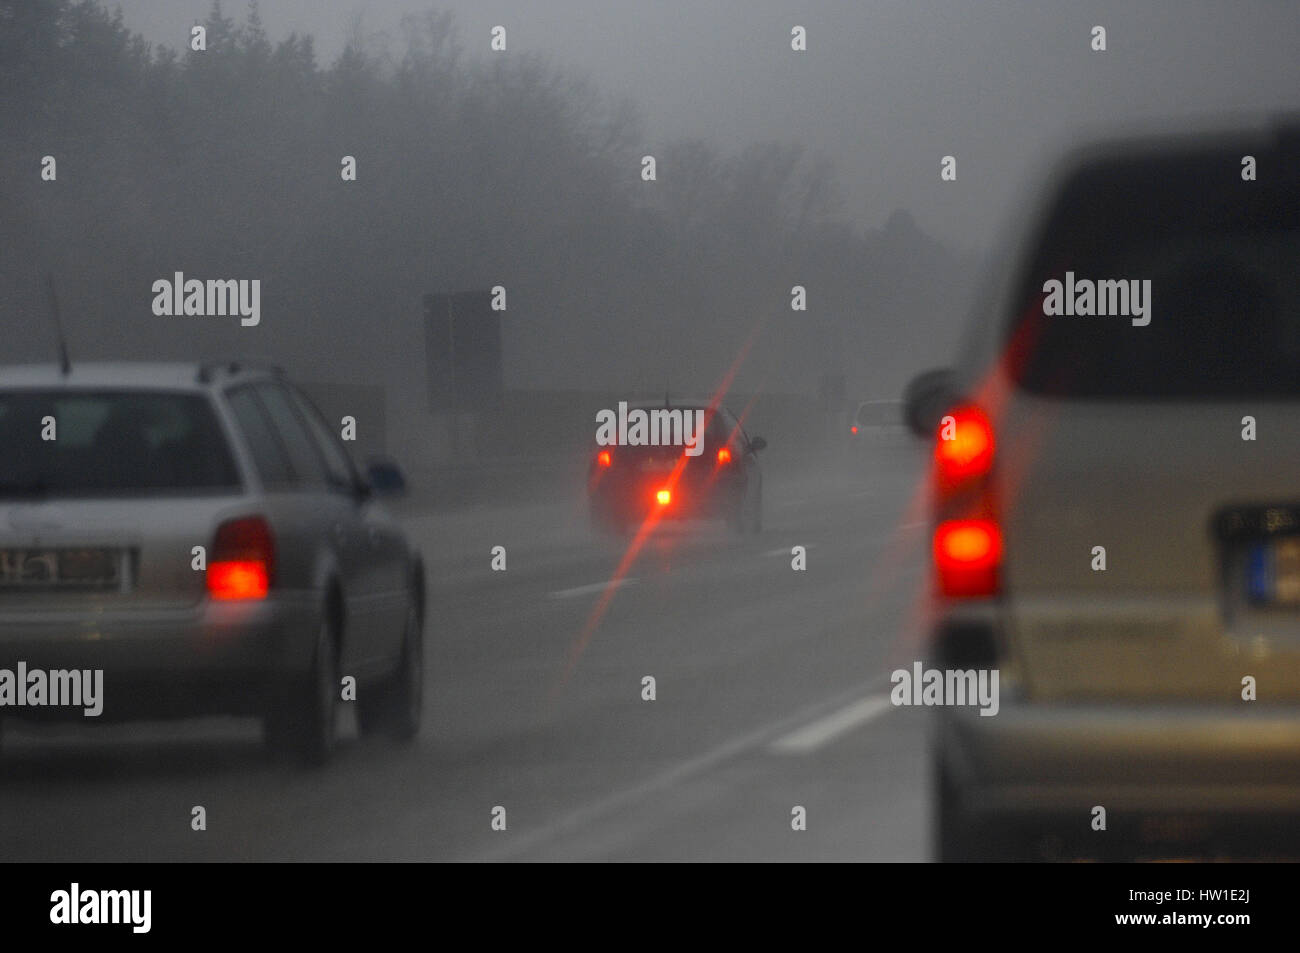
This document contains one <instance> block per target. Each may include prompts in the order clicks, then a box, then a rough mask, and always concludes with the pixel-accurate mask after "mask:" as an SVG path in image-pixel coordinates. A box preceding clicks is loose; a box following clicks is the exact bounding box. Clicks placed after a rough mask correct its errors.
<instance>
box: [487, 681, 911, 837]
mask: <svg viewBox="0 0 1300 953" xmlns="http://www.w3.org/2000/svg"><path fill="white" fill-rule="evenodd" d="M885 684H886V681H885V679H875V680H873V681H871V682H868V683H865V684H860V685H857V686H856V687H854V688H850V689H849V690H847V691H844V692H841V693H840V694H838V695H836V696H834V697H833V698H830V699H828V700H826V701H823V702H818V703H817V704H814V705H809V706H808V707H807V708H804V709H803V710H802V711H799V712H796V713H795V714H793V715H789V716H787V717H785V718H782V719H780V720H779V721H776V722H773V723H771V724H769V725H766V726H765V727H762V728H759V729H757V730H755V731H751V732H749V733H748V734H746V735H742V736H741V737H739V738H736V739H735V740H734V741H729V742H727V743H726V744H723V745H719V746H718V747H716V748H714V749H713V750H711V751H706V752H705V753H704V754H702V755H700V756H698V757H696V758H691V759H690V760H688V761H684V762H682V763H681V764H679V765H677V766H676V767H674V768H669V769H668V770H667V771H664V772H661V773H660V774H657V775H655V776H654V777H652V778H650V779H649V780H647V781H643V782H641V783H639V784H634V785H632V786H631V787H628V788H624V789H623V790H622V791H620V792H618V793H617V794H613V795H611V796H609V797H607V798H604V799H603V800H600V801H596V802H594V803H592V804H588V805H587V806H585V807H580V808H578V809H576V810H574V811H570V812H569V813H568V814H566V815H564V816H563V817H561V818H560V819H559V820H556V821H553V822H552V823H550V824H547V825H545V826H543V827H539V828H537V829H535V830H533V831H529V832H528V833H519V834H514V835H512V836H511V838H510V842H509V843H506V844H502V845H501V846H500V847H497V848H494V849H492V850H488V851H485V852H483V853H482V854H479V855H478V856H476V857H473V858H471V859H473V860H476V861H479V862H483V861H496V860H506V859H509V858H511V857H516V856H518V855H520V854H524V853H527V852H528V851H530V850H533V849H535V848H537V847H540V846H542V845H544V844H546V843H548V842H550V841H553V840H556V839H558V838H560V837H563V836H565V835H571V834H574V833H576V832H578V831H581V830H583V829H585V828H588V827H590V826H591V825H592V824H593V823H594V822H596V821H598V820H600V819H601V818H603V817H605V816H607V815H609V814H611V813H613V812H614V811H617V810H618V809H619V808H622V807H625V806H627V805H629V804H635V803H636V802H638V801H642V800H644V799H645V798H647V797H649V796H650V795H652V794H657V793H658V792H660V791H662V790H664V789H666V788H671V787H672V786H673V785H676V784H681V783H682V782H684V781H686V780H688V779H690V778H692V777H694V776H695V775H697V774H701V773H703V772H705V771H707V770H709V769H710V768H713V767H716V766H717V765H719V764H722V763H723V762H726V761H730V760H731V759H732V758H734V757H736V756H737V755H739V754H743V753H744V752H746V751H748V750H750V749H752V748H758V747H760V746H762V745H763V744H765V743H766V742H769V741H771V740H772V739H773V738H776V737H779V736H781V735H783V734H785V733H786V732H788V731H790V730H791V729H792V728H793V727H794V726H795V725H800V724H804V723H805V722H807V721H808V720H809V719H815V718H818V717H820V716H821V715H822V714H823V713H824V712H826V711H830V710H835V709H839V708H842V707H843V706H844V705H845V703H846V702H848V701H849V700H850V699H853V698H861V697H862V696H863V695H864V694H865V693H867V692H877V691H880V689H881V688H883V687H884V685H885Z"/></svg>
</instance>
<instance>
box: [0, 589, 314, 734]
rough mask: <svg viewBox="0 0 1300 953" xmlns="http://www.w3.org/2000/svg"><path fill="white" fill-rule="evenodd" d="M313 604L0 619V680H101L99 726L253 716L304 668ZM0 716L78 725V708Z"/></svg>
mask: <svg viewBox="0 0 1300 953" xmlns="http://www.w3.org/2000/svg"><path fill="white" fill-rule="evenodd" d="M319 622H320V602H319V600H318V599H316V598H315V597H313V596H312V595H311V594H309V593H302V594H300V595H294V594H288V593H280V594H277V596H275V597H274V598H271V599H266V600H260V601H256V602H212V601H209V600H206V599H205V600H204V601H203V602H202V603H199V604H198V605H196V606H194V607H192V608H185V609H169V610H130V611H120V612H102V613H97V614H94V615H93V616H92V615H87V614H82V613H77V614H72V613H62V612H42V613H3V614H0V670H8V671H11V672H16V671H17V669H18V665H19V663H20V662H21V663H24V664H25V666H26V669H27V671H28V672H32V671H35V670H43V671H51V670H82V671H85V670H92V671H93V670H102V671H103V712H102V714H101V715H100V716H98V717H99V718H101V719H106V720H118V719H124V718H139V717H171V716H185V715H195V714H216V713H229V714H258V713H260V712H262V711H264V710H265V706H266V702H267V698H268V694H269V693H270V692H272V691H274V690H275V689H276V688H278V687H279V686H280V685H282V684H283V683H284V682H285V680H287V679H291V678H294V677H297V676H301V675H304V674H306V673H307V672H308V671H309V669H310V666H311V662H312V652H313V651H314V646H315V639H314V636H315V633H316V631H317V626H318V625H319ZM0 716H17V717H27V718H64V717H75V718H81V717H84V712H83V709H82V708H71V709H69V708H59V707H50V706H28V705H23V706H18V705H13V704H5V705H3V706H0Z"/></svg>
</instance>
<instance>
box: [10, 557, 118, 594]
mask: <svg viewBox="0 0 1300 953" xmlns="http://www.w3.org/2000/svg"><path fill="white" fill-rule="evenodd" d="M121 563H122V554H121V552H120V551H118V550H113V549H4V550H0V589H53V588H58V589H62V588H95V589H100V588H105V589H107V588H112V587H114V586H116V585H117V584H118V580H119V579H120V571H121Z"/></svg>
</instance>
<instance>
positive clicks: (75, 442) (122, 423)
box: [0, 391, 239, 498]
mask: <svg viewBox="0 0 1300 953" xmlns="http://www.w3.org/2000/svg"><path fill="white" fill-rule="evenodd" d="M47 417H49V418H53V427H54V431H53V436H54V438H55V439H53V440H44V439H42V432H43V431H44V430H45V429H46V424H45V423H44V422H43V421H44V419H45V418H47ZM238 487H239V476H238V473H237V471H236V469H235V464H234V459H233V457H232V456H231V453H230V448H229V447H228V446H227V445H226V440H225V436H224V435H223V434H222V432H221V428H220V425H219V424H218V422H217V418H216V415H215V414H214V412H213V410H212V406H211V404H210V403H209V401H208V399H207V398H206V397H203V396H200V395H197V394H195V395H190V394H175V393H167V392H139V391H135V392H87V391H58V392H38V391H11V392H9V393H3V394H0V497H6V498H16V497H17V498H21V497H25V496H63V497H76V496H101V495H118V494H133V493H145V492H149V493H159V492H177V493H199V492H228V491H233V490H236V489H238Z"/></svg>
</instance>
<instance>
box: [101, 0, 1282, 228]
mask: <svg viewBox="0 0 1300 953" xmlns="http://www.w3.org/2000/svg"><path fill="white" fill-rule="evenodd" d="M109 5H110V7H111V6H113V5H117V6H120V7H121V10H122V13H123V15H124V17H125V19H126V22H127V24H128V25H129V26H130V27H131V28H132V29H134V30H136V31H138V32H140V33H142V34H144V35H145V36H146V37H147V38H148V39H149V40H151V41H154V42H157V43H162V44H166V45H170V46H174V47H177V48H182V47H183V46H184V45H185V44H186V43H187V41H188V35H189V28H190V26H192V25H193V24H194V23H195V22H196V20H201V19H202V18H203V17H204V16H206V14H207V12H208V10H209V8H210V0H117V3H116V4H113V3H111V2H110V4H109ZM222 6H223V10H224V12H225V13H226V14H228V15H232V16H234V17H235V18H236V19H242V18H243V16H244V15H245V13H246V11H247V3H245V2H243V0H226V2H225V3H223V5H222ZM430 7H433V8H437V9H446V10H452V11H454V12H455V13H456V15H457V18H458V21H459V24H460V28H461V43H462V45H463V46H464V47H465V48H466V50H467V52H469V53H471V54H474V55H493V54H489V53H488V43H489V31H490V29H491V28H492V26H494V25H496V24H502V25H504V26H505V27H506V29H507V31H508V46H509V51H508V52H507V53H506V54H504V55H509V53H511V52H522V51H542V52H544V53H545V54H547V55H548V56H550V57H552V58H553V60H554V62H556V63H557V64H561V65H564V66H567V67H571V68H573V69H574V70H576V71H578V72H580V73H582V74H585V75H587V76H589V77H591V78H592V79H593V80H594V81H595V82H596V83H597V84H598V85H599V86H600V87H601V88H603V89H605V90H607V91H608V92H610V93H612V94H614V95H616V96H630V97H631V98H633V99H634V100H635V101H636V102H637V103H638V104H639V105H640V107H641V110H642V114H643V117H644V122H645V131H646V134H647V136H648V137H649V150H650V151H652V152H653V149H654V143H655V142H656V141H660V140H663V139H668V138H676V137H681V136H699V137H703V138H705V139H708V140H710V141H712V142H714V143H715V144H716V145H717V146H719V147H720V148H722V149H724V150H728V151H729V150H733V149H736V148H739V147H740V146H743V145H744V144H746V143H749V142H752V141H755V140H764V139H782V140H794V141H798V142H801V143H803V144H804V145H806V146H807V147H808V148H809V149H810V150H811V151H814V152H824V153H825V154H826V155H828V156H829V157H830V158H831V159H832V160H834V162H835V165H836V168H837V170H838V172H839V178H840V181H841V186H842V193H843V199H844V204H845V213H846V216H847V217H848V218H849V219H851V220H852V221H854V222H855V223H856V224H858V225H860V226H862V227H864V228H875V227H879V226H880V225H881V224H883V222H884V220H885V218H886V217H887V216H888V215H889V213H890V212H891V211H892V210H893V209H896V208H906V209H908V210H909V211H911V212H912V213H913V215H914V216H915V218H916V219H917V221H918V222H919V223H920V224H921V226H922V227H923V228H925V229H926V230H928V231H930V232H931V233H932V234H934V235H936V236H937V237H939V238H941V239H944V240H947V241H949V242H953V243H955V244H958V245H961V246H964V247H967V248H970V249H981V248H984V247H986V243H987V241H988V238H989V236H990V226H991V225H992V224H994V223H999V222H1000V221H1001V220H1002V219H1003V218H1004V217H1005V215H1006V213H1007V210H1008V208H1009V203H1010V202H1011V201H1012V200H1013V199H1014V198H1015V197H1016V195H1017V194H1018V193H1019V192H1020V191H1022V190H1023V189H1024V188H1025V187H1026V186H1027V184H1028V182H1027V180H1026V176H1028V175H1030V174H1031V173H1032V172H1033V170H1034V169H1036V168H1038V166H1039V163H1040V161H1041V160H1044V159H1047V158H1049V157H1050V156H1051V155H1053V154H1054V153H1055V152H1056V151H1057V150H1058V149H1059V148H1060V147H1061V144H1062V143H1063V142H1066V141H1069V140H1071V139H1074V138H1078V136H1079V134H1080V132H1081V131H1082V130H1085V129H1094V128H1099V127H1106V126H1110V125H1112V124H1118V125H1121V126H1127V127H1130V128H1131V127H1132V126H1134V125H1135V124H1136V125H1144V124H1147V123H1156V122H1158V123H1160V124H1161V125H1163V124H1166V123H1167V122H1169V121H1171V120H1183V119H1187V118H1196V117H1202V116H1209V117H1216V116H1229V117H1238V116H1239V117H1245V116H1246V115H1248V114H1256V115H1267V114H1268V113H1272V112H1275V111H1278V110H1300V7H1298V6H1297V5H1296V4H1295V3H1292V2H1287V0H1276V2H1273V0H1254V2H1248V0H1234V2H1231V3H1225V2H1210V0H1196V2H1193V0H1178V2H1155V0H1143V2H1141V3H1133V2H1131V0H1119V2H1108V3H1099V2H1092V3H1089V2H1076V0H1072V2H1052V0H978V2H975V0H962V2H952V0H844V2H839V0H835V2H830V0H804V2H795V0H651V2H642V0H637V2H632V0H437V2H429V0H262V3H261V12H262V19H263V21H264V22H265V24H266V29H267V32H268V33H269V34H270V36H271V38H272V39H273V40H274V39H278V38H281V37H283V36H286V35H287V34H288V33H290V32H292V31H298V32H305V33H310V34H312V35H313V36H314V37H315V38H316V44H317V51H318V54H319V56H320V59H321V62H322V64H327V63H329V62H331V61H332V60H333V58H334V56H335V55H337V53H338V51H339V50H340V49H341V47H342V45H343V43H344V41H345V39H346V37H347V35H348V34H349V31H350V29H351V24H352V22H353V21H354V19H355V18H356V17H358V16H359V17H360V18H361V22H362V26H363V30H364V31H365V32H367V33H383V34H387V35H388V36H390V37H391V39H392V44H393V47H394V49H396V48H398V47H399V46H400V43H399V38H400V31H399V30H398V24H399V22H400V20H401V17H402V15H403V14H404V13H409V12H412V11H419V10H424V9H429V8H430ZM795 24H798V25H802V26H804V27H806V28H807V31H808V51H807V52H805V53H794V52H792V51H791V49H790V30H791V27H792V26H794V25H795ZM1095 24H1100V25H1102V26H1104V27H1106V29H1107V46H1108V49H1107V51H1106V52H1104V53H1095V52H1092V51H1091V49H1090V39H1091V37H1090V31H1091V28H1092V27H1093V26H1094V25H1095ZM495 55H502V54H495ZM944 155H953V156H955V157H956V159H957V173H958V174H957V181H956V182H955V183H942V182H941V181H940V178H939V167H940V159H941V157H942V156H944Z"/></svg>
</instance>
